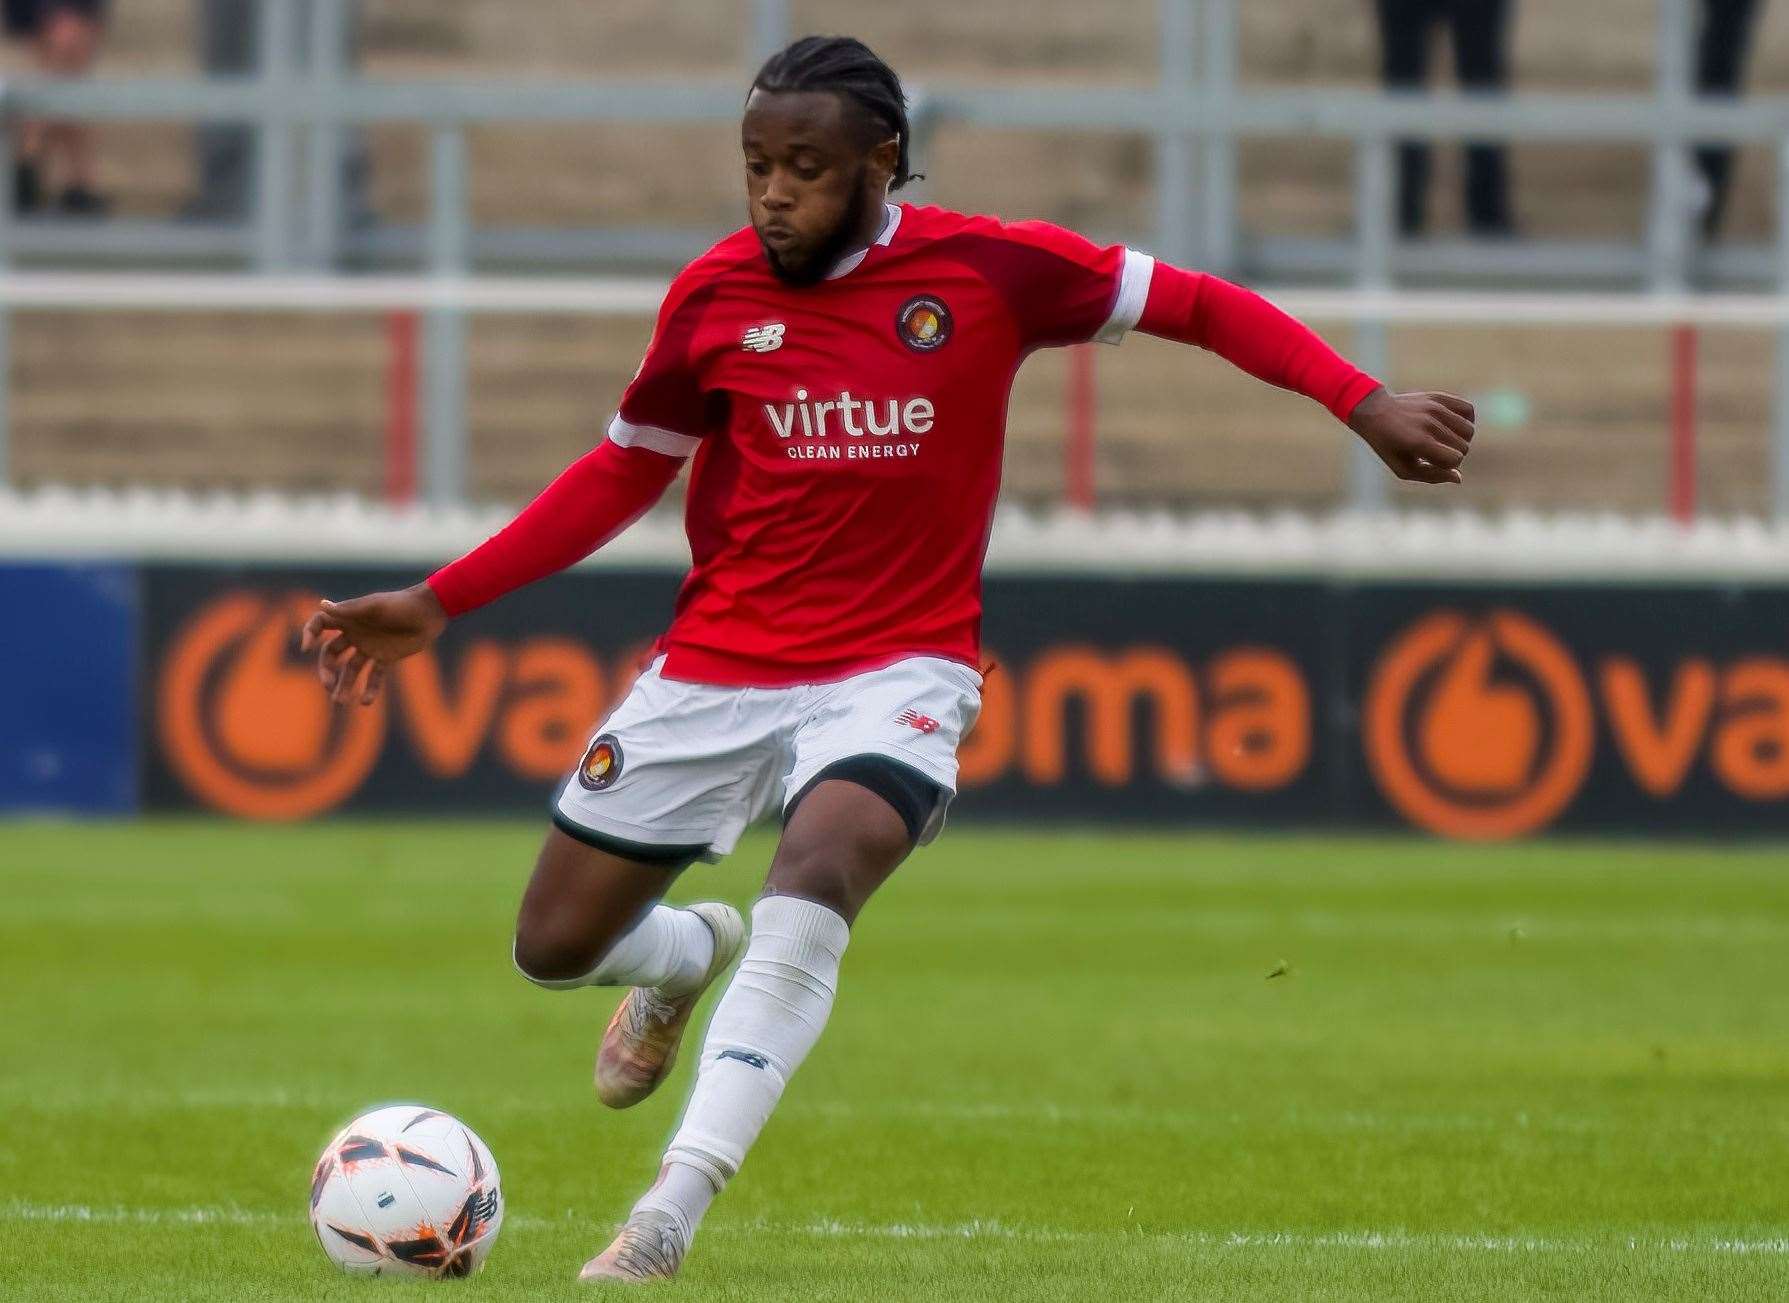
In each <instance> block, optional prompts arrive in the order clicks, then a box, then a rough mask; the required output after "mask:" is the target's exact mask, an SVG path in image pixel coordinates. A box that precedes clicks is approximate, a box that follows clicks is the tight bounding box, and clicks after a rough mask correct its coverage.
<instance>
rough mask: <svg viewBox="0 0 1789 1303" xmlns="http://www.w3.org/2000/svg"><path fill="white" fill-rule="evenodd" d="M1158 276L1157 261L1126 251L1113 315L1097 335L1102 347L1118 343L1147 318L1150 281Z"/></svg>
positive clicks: (1096, 338) (1096, 337) (1095, 334)
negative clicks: (1152, 277) (1145, 311)
mask: <svg viewBox="0 0 1789 1303" xmlns="http://www.w3.org/2000/svg"><path fill="white" fill-rule="evenodd" d="M1154 274H1155V259H1154V258H1151V257H1150V256H1149V255H1148V254H1146V253H1138V252H1137V251H1136V250H1135V249H1126V250H1125V251H1124V270H1123V271H1121V272H1120V273H1119V274H1118V297H1117V298H1116V299H1115V300H1113V303H1112V315H1111V316H1109V317H1107V318H1106V324H1105V325H1103V326H1101V327H1100V328H1099V330H1098V331H1096V332H1095V333H1094V336H1093V338H1094V340H1095V342H1097V343H1101V344H1116V343H1117V342H1118V341H1119V340H1121V339H1123V338H1124V337H1125V335H1127V334H1128V333H1130V330H1131V328H1132V327H1133V326H1135V325H1136V324H1137V322H1138V321H1140V320H1141V319H1142V317H1143V305H1144V304H1145V303H1147V302H1149V278H1150V277H1151V276H1153V275H1154Z"/></svg>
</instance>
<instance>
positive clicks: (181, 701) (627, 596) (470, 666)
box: [0, 495, 1789, 839]
mask: <svg viewBox="0 0 1789 1303" xmlns="http://www.w3.org/2000/svg"><path fill="white" fill-rule="evenodd" d="M48 496H49V497H50V498H51V499H52V501H51V502H49V503H37V504H35V505H34V506H28V505H26V504H18V503H14V504H12V507H11V509H8V506H7V504H6V503H0V521H10V522H12V526H11V529H12V532H10V533H9V532H7V531H6V530H0V556H8V557H12V558H14V560H12V561H9V562H5V563H0V601H4V602H6V603H7V609H9V610H13V611H30V612H32V613H33V618H32V621H31V627H32V629H33V636H32V637H31V638H30V639H9V640H4V643H0V645H3V646H4V647H5V648H6V650H5V652H4V653H0V671H3V672H4V675H3V678H0V681H3V682H6V683H7V684H8V685H9V686H8V689H7V691H8V694H9V695H10V696H16V697H17V698H18V700H17V701H16V702H14V703H13V704H12V705H11V706H9V712H8V719H9V725H8V732H9V733H10V734H12V737H11V739H10V745H9V746H8V748H7V753H8V760H7V764H6V766H5V768H4V769H3V770H0V807H4V808H12V809H20V808H37V809H41V808H60V809H79V810H101V811H106V812H114V813H117V812H127V811H130V810H137V809H144V810H193V809H201V810H210V811H216V812H221V813H224V814H229V815H235V816H239V817H244V818H256V819H295V818H306V817H312V816H318V815H324V814H330V813H356V812H375V811H377V812H414V813H418V814H421V813H468V812H475V811H479V812H485V811H522V812H532V811H539V810H540V809H542V807H543V805H544V802H545V800H546V799H547V797H548V795H549V794H550V792H551V791H552V790H553V789H554V787H555V784H556V781H557V780H558V779H559V778H560V777H561V776H562V775H563V774H565V773H566V772H568V771H569V769H570V767H571V766H572V764H573V763H575V762H576V760H577V759H578V756H579V754H580V750H581V748H582V746H583V745H584V743H585V741H586V738H587V736H588V734H589V733H590V732H592V731H593V727H594V724H595V722H596V721H597V720H598V719H599V717H600V716H601V714H602V713H603V710H604V708H605V706H606V705H607V704H608V703H609V702H612V701H613V700H615V699H616V698H617V697H618V696H619V695H620V694H621V693H623V692H625V690H626V688H627V687H628V685H629V684H630V683H631V681H632V678H633V676H634V674H635V673H636V672H637V669H638V667H639V666H640V664H641V663H642V661H643V658H644V656H645V655H646V653H647V649H648V648H649V646H650V643H651V639H652V637H653V636H654V634H655V633H656V632H657V631H658V629H659V628H661V627H662V624H663V622H664V619H665V617H666V614H667V612H668V611H669V609H670V603H671V598H672V594H673V592H674V591H675V586H676V582H677V578H678V572H679V569H680V557H681V549H680V548H679V547H677V546H676V545H675V544H674V543H673V542H672V540H673V539H674V538H675V535H676V526H675V523H674V522H672V521H666V520H662V519H659V520H653V521H650V522H647V523H646V524H645V526H644V528H643V529H640V530H637V531H635V532H634V534H633V535H632V539H633V541H632V542H631V543H630V544H629V545H628V546H627V547H626V548H624V549H618V551H617V552H616V553H615V554H612V555H610V556H607V557H605V558H603V559H602V560H600V561H599V562H597V563H594V564H588V565H585V566H582V567H579V568H577V569H575V570H574V571H572V572H570V573H568V574H566V575H563V576H560V577H558V578H555V579H552V580H548V581H546V582H543V583H541V584H539V585H536V586H534V587H533V588H530V589H528V590H525V591H524V592H522V593H519V594H516V595H513V596H512V597H511V598H509V599H507V600H506V601H504V602H502V603H499V604H497V605H496V606H494V607H491V608H488V609H486V610H483V611H480V612H477V613H474V614H473V615H472V616H469V617H467V618H466V619H464V620H463V621H461V622H459V623H457V624H456V626H455V628H454V630H453V631H452V632H451V633H450V635H449V636H448V637H447V638H446V639H445V640H444V641H443V642H442V643H441V644H440V646H439V647H438V648H437V649H436V650H434V651H432V652H430V653H427V654H424V655H421V656H418V657H416V658H414V659H412V660H411V661H409V662H406V663H405V664H404V665H403V666H401V667H400V669H399V671H398V672H397V674H396V675H395V676H394V680H393V684H392V688H391V691H390V692H389V694H388V695H387V698H386V699H385V700H384V701H383V702H382V703H381V704H380V705H378V706H376V707H375V708H372V709H369V710H354V711H344V712H336V711H333V710H332V709H330V708H329V707H328V706H327V705H326V703H325V702H324V700H323V697H322V694H321V693H320V692H319V691H318V689H317V686H316V682H315V679H314V676H313V674H312V672H311V669H310V666H309V664H308V662H307V661H306V659H305V658H303V657H301V656H299V655H298V653H297V650H296V640H295V633H296V629H297V627H298V624H299V622H300V621H301V620H302V618H303V616H304V614H305V613H306V612H308V610H310V609H312V606H313V603H314V601H315V598H316V596H317V595H318V594H330V595H343V594H348V593H353V592H357V591H365V590H367V589H369V588H374V587H382V586H392V585H397V584H403V583H409V582H412V581H413V580H414V578H415V576H416V574H417V573H418V570H419V568H421V566H423V565H426V564H427V563H428V562H429V561H430V560H432V559H435V558H438V557H440V556H442V555H446V554H447V553H449V552H451V551H453V550H456V549H457V548H458V547H459V546H462V545H463V544H464V543H465V542H466V541H470V537H476V536H477V534H478V533H479V532H480V531H482V530H484V529H486V528H487V527H488V526H489V525H490V523H491V522H490V521H489V520H483V519H478V518H473V517H470V516H467V517H464V518H460V519H457V520H456V519H448V520H430V519H428V518H427V517H424V516H420V515H417V514H411V515H408V516H397V515H393V514H391V513H380V512H378V511H376V510H375V509H372V508H369V507H366V506H364V505H353V504H342V505H340V506H337V507H333V508H332V507H329V506H327V505H318V506H313V507H311V508H308V509H300V508H294V507H290V506H287V507H283V508H282V507H280V506H278V505H276V504H272V503H262V504H213V506H212V507H211V509H210V510H211V528H210V530H209V531H208V530H207V529H205V528H191V529H186V528H179V527H177V526H176V525H175V524H174V522H176V521H178V520H179V518H180V513H179V511H177V510H174V508H173V505H172V504H171V502H170V501H169V500H166V499H164V500H162V501H161V502H160V503H159V506H158V507H157V509H156V510H154V511H151V510H150V509H149V507H150V506H151V505H154V504H145V503H143V502H138V503H137V504H136V507H137V514H138V515H139V516H141V517H142V518H143V519H139V520H138V521H137V522H135V523H134V524H133V521H132V515H133V512H132V510H131V509H130V508H129V507H124V508H121V509H116V510H112V511H105V510H104V509H103V508H104V505H105V504H104V502H103V501H102V500H100V499H97V498H88V499H86V500H85V506H84V507H83V505H82V500H79V499H74V498H71V497H70V496H69V495H61V496H60V497H59V498H58V497H57V496H56V495H48ZM114 505H116V504H114ZM32 509H36V510H41V511H42V512H43V515H44V517H45V518H46V519H47V518H49V517H50V516H51V515H54V516H56V517H57V518H59V519H60V520H61V521H62V522H63V524H62V528H61V531H60V534H58V532H57V531H56V530H54V529H50V528H45V529H42V530H39V531H37V532H36V533H35V535H34V536H31V537H27V534H28V533H29V532H30V530H29V524H28V522H26V517H28V516H29V515H30V511H31V510H32ZM84 511H85V512H87V513H88V514H90V515H91V516H93V517H95V518H98V517H102V516H103V517H105V518H106V522H107V523H106V526H105V527H104V528H101V527H100V526H99V525H98V523H97V520H92V521H89V522H88V524H89V532H88V534H87V535H86V536H85V542H83V541H82V540H83V535H82V531H81V530H80V528H79V524H80V518H81V516H82V515H83V512H84ZM204 514H205V509H204V508H198V509H196V511H195V515H196V516H203V515H204ZM282 515H283V517H284V519H283V521H282V519H281V517H282ZM249 518H255V519H259V520H260V522H261V524H262V528H261V529H260V530H249V529H245V528H244V527H243V524H242V522H243V520H245V519H249ZM148 519H157V520H159V522H160V524H159V529H160V530H161V537H162V540H163V546H162V547H161V549H159V559H155V560H149V559H141V558H142V557H144V556H145V555H148V554H151V553H152V550H151V549H148V548H146V547H144V548H142V549H141V550H140V551H139V552H138V553H137V554H136V555H137V557H138V558H139V559H135V560H127V561H117V560H110V561H100V560H96V559H93V558H95V557H97V556H99V555H110V556H111V557H114V558H116V557H119V556H125V555H129V553H128V552H127V551H126V545H127V544H128V543H129V542H130V539H131V532H132V530H133V529H135V530H137V531H139V534H138V537H137V539H136V542H137V543H138V544H139V545H141V544H142V543H143V542H144V536H145V535H146V534H147V532H148V529H149V526H148V525H147V524H146V523H145V522H146V520H148ZM332 521H338V522H339V523H340V526H341V527H340V528H339V529H338V528H332V527H331V522H332ZM108 531H109V532H108ZM380 531H383V532H384V536H385V538H386V540H387V542H388V544H389V546H380V545H378V543H377V539H378V538H379V532H380ZM208 534H209V536H208ZM331 537H333V538H335V539H336V546H337V551H336V553H335V556H334V559H332V560H322V561H320V560H315V559H313V560H310V561H307V562H305V563H302V564H295V563H294V562H293V560H292V558H293V557H296V556H303V555H306V553H305V552H304V551H303V550H301V549H302V548H303V547H304V546H305V543H306V540H315V539H319V538H323V539H327V538H331ZM230 538H235V539H237V540H241V541H242V543H243V546H241V547H239V548H236V549H234V550H230V551H227V552H226V551H224V550H222V549H221V548H220V546H219V542H220V540H227V539H230ZM405 539H408V540H409V542H408V543H406V542H404V541H403V540H405ZM84 548H85V549H86V550H85V552H84V554H83V549H84ZM282 548H283V549H285V557H286V560H284V561H280V560H277V559H275V556H276V553H278V552H279V551H280V550H281V549H282ZM351 549H359V559H360V560H361V561H362V564H353V563H351V561H350V557H349V553H350V550H351ZM257 551H259V552H260V553H261V555H262V558H263V559H261V560H258V561H257V560H252V559H250V558H251V557H252V555H253V554H254V553H256V552H257ZM83 555H84V556H85V557H86V558H87V559H81V557H82V556H83ZM220 555H228V556H229V557H230V560H229V561H228V562H227V563H220V562H219V560H218V558H219V556H220ZM27 556H32V557H35V558H36V559H35V560H26V559H25V558H26V557H27ZM375 557H376V558H378V561H379V564H378V565H367V564H364V562H365V561H366V560H367V559H368V558H375ZM1454 558H1458V559H1459V564H1458V565H1455V563H1454ZM381 567H382V568H381ZM1785 628H1789V531H1783V530H1777V531H1770V530H1765V529H1763V528H1761V527H1758V526H1732V525H1726V526H1713V525H1710V526H1702V527H1698V528H1697V529H1695V530H1691V531H1680V530H1677V529H1675V528H1673V527H1671V526H1669V525H1668V524H1665V523H1663V522H1654V523H1645V524H1632V523H1624V522H1620V521H1614V520H1600V521H1599V520H1586V521H1576V522H1572V521H1553V522H1541V521H1523V520H1521V519H1512V520H1506V521H1483V520H1474V519H1472V518H1470V517H1459V518H1452V517H1437V518H1414V519H1410V518H1406V519H1392V518H1349V517H1339V518H1336V519H1333V520H1330V521H1310V520H1303V521H1301V520H1297V519H1290V518H1289V519H1284V520H1271V521H1261V520H1251V519H1249V518H1247V517H1240V516H1236V517H1214V518H1205V519H1194V520H1178V521H1177V520H1173V519H1170V518H1166V517H1154V518H1141V517H1140V518H1122V517H1114V518H1109V519H1107V520H1105V521H1103V522H1102V521H1096V520H1090V519H1086V518H1075V517H1063V518H1059V519H1033V518H1030V517H1025V516H1022V515H1020V514H1018V513H1014V512H1005V513H1002V516H1001V519H1000V521H999V523H998V525H997V528H996V533H995V541H994V545H993V549H992V552H991V557H990V572H989V576H988V581H987V616H986V623H985V635H986V640H987V646H988V651H989V655H990V657H991V658H992V661H993V662H994V664H993V666H992V668H991V669H990V670H989V672H988V674H987V679H986V685H985V688H984V704H983V712H982V717H981V719H980V720H979V722H978V723H977V725H976V727H975V729H974V731H973V732H972V734H971V735H970V737H969V738H968V740H967V741H966V743H965V745H964V748H963V752H962V764H963V790H964V799H963V800H962V801H961V802H960V803H959V806H958V810H959V812H960V814H961V815H962V816H963V817H966V818H986V819H1024V820H1026V821H1027V822H1036V821H1039V820H1059V821H1076V822H1091V821H1106V820H1112V821H1125V822H1136V823H1149V824H1161V823H1165V824H1218V825H1226V826H1276V827H1280V826H1347V827H1362V828H1393V827H1400V826H1405V827H1414V828H1417V829H1421V830H1425V831H1427V832H1430V833H1434V834H1438V835H1442V836H1448V837H1462V838H1486V839H1489V838H1507V837H1516V836H1522V835H1525V834H1530V833H1534V832H1538V831H1541V830H1546V829H1555V830H1562V831H1582V832H1612V833H1622V834H1630V835H1631V834H1636V833H1688V834H1697V835H1720V836H1729V835H1735V834H1765V833H1768V834H1775V835H1780V834H1782V833H1783V832H1785V831H1789V648H1786V647H1785V646H1784V641H1783V632H1782V631H1783V630H1784V629H1785Z"/></svg>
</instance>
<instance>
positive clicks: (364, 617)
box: [299, 584, 447, 706]
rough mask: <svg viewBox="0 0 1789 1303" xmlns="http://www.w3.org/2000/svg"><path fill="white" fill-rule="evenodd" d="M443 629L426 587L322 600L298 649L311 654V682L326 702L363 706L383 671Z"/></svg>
mask: <svg viewBox="0 0 1789 1303" xmlns="http://www.w3.org/2000/svg"><path fill="white" fill-rule="evenodd" d="M445 628H447V612H446V611H444V610H442V608H441V599H440V598H438V597H436V596H435V590H434V589H432V588H430V587H429V586H428V585H427V584H417V585H415V586H414V587H412V588H405V589H402V590H400V591H398V592H395V593H368V594H367V595H366V596H365V597H352V598H349V599H348V600H347V601H345V602H332V601H329V600H328V599H327V598H325V599H324V601H323V603H322V605H321V607H320V608H319V610H318V611H317V613H316V614H315V615H313V616H311V618H310V619H309V620H306V621H305V624H304V633H303V635H302V637H301V638H300V641H299V648H300V650H302V651H310V650H312V649H313V648H314V649H315V650H316V652H317V677H318V678H319V679H321V680H322V682H323V688H324V690H325V691H326V692H328V693H329V699H330V700H331V701H333V702H335V703H337V704H338V705H343V706H345V705H348V704H349V703H351V702H353V701H356V700H358V701H359V702H360V704H361V705H363V706H368V705H371V704H372V703H373V700H374V699H375V698H376V697H378V695H379V689H380V688H381V687H383V686H384V684H385V673H386V670H387V668H388V667H389V666H390V665H391V664H392V663H393V662H394V661H401V660H403V659H404V657H406V656H410V655H413V654H414V653H416V652H419V651H421V650H422V649H423V648H424V647H427V646H428V645H429V644H430V643H432V642H434V641H435V639H437V638H439V637H440V636H441V631H442V630H443V629H445ZM363 675H364V677H365V682H364V683H363V682H362V681H361V680H362V676H363Z"/></svg>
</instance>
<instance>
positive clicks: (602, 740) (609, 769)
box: [578, 733, 621, 792]
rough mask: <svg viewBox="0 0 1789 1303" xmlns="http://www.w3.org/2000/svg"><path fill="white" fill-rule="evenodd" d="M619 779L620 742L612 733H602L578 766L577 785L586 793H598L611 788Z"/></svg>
mask: <svg viewBox="0 0 1789 1303" xmlns="http://www.w3.org/2000/svg"><path fill="white" fill-rule="evenodd" d="M620 777H621V742H620V741H619V739H617V738H616V736H615V735H614V734H613V733H603V734H601V735H599V736H598V737H597V739H596V741H594V742H592V743H591V744H590V749H589V750H588V751H586V752H585V753H584V759H583V760H582V761H580V762H579V764H578V783H579V785H580V786H582V787H583V788H584V790H585V791H587V792H600V791H602V790H603V789H604V788H605V787H612V786H614V784H615V780H616V779H617V778H620Z"/></svg>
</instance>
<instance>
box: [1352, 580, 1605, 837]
mask: <svg viewBox="0 0 1789 1303" xmlns="http://www.w3.org/2000/svg"><path fill="white" fill-rule="evenodd" d="M1362 728H1363V742H1364V744H1365V747H1366V754H1367V763H1368V765H1369V766H1370V767H1371V769H1372V771H1373V777H1374V779H1375V780H1376V781H1377V782H1378V784H1379V788H1380V790H1381V791H1382V792H1384V794H1385V796H1386V799H1387V800H1389V801H1390V802H1391V803H1392V805H1393V806H1394V807H1396V808H1397V810H1398V811H1399V813H1401V814H1403V815H1404V816H1405V817H1406V818H1408V819H1410V820H1411V821H1412V822H1413V823H1417V824H1420V825H1421V826H1422V827H1424V828H1427V829H1429V830H1430V831H1431V832H1437V833H1441V834H1443V835H1445V836H1449V837H1469V838H1479V839H1495V838H1504V837H1518V836H1521V835H1522V834H1524V833H1528V832H1533V831H1534V830H1535V829H1537V828H1541V827H1544V826H1545V825H1546V824H1548V823H1549V822H1551V821H1552V820H1553V819H1554V818H1555V817H1556V816H1557V815H1558V814H1559V813H1560V811H1562V810H1563V809H1565V807H1566V806H1567V805H1568V804H1569V803H1570V802H1571V799H1572V798H1573V797H1574V796H1575V795H1576V794H1577V792H1578V789H1579V787H1580V786H1582V784H1583V782H1584V777H1585V775H1586V774H1587V773H1588V772H1589V770H1590V758H1591V752H1592V750H1593V747H1594V742H1595V725H1594V720H1593V716H1592V712H1591V704H1590V694H1589V692H1588V691H1587V690H1586V688H1585V686H1584V679H1583V676H1582V675H1581V674H1580V673H1579V671H1578V667H1577V665H1576V663H1575V662H1574V661H1573V660H1572V656H1571V653H1570V652H1568V651H1567V650H1566V649H1565V647H1564V646H1562V645H1561V644H1560V642H1559V640H1558V639H1557V638H1555V637H1554V636H1553V635H1552V634H1551V633H1550V632H1548V630H1547V629H1546V628H1545V627H1544V626H1542V625H1541V624H1539V623H1537V622H1536V621H1534V620H1532V619H1529V618H1528V617H1527V616H1525V615H1521V614H1518V613H1517V612H1515V611H1509V610H1498V611H1492V612H1490V613H1489V614H1488V615H1485V616H1477V617H1475V616H1467V615H1463V614H1460V613H1458V612H1453V611H1441V612H1437V613H1435V614H1433V615H1429V616H1425V617H1424V618H1423V619H1421V620H1419V621H1417V622H1416V623H1415V624H1414V625H1412V626H1410V628H1408V629H1406V630H1405V631H1404V632H1403V633H1402V634H1400V635H1399V636H1398V638H1397V639H1396V640H1395V641H1393V642H1392V644H1391V645H1390V646H1389V647H1387V648H1386V650H1385V651H1384V653H1383V654H1382V655H1381V656H1380V659H1379V664H1378V665H1377V667H1375V669H1374V671H1373V677H1372V683H1371V684H1370V685H1369V687H1368V689H1367V699H1366V709H1365V718H1364V720H1363V724H1362Z"/></svg>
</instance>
